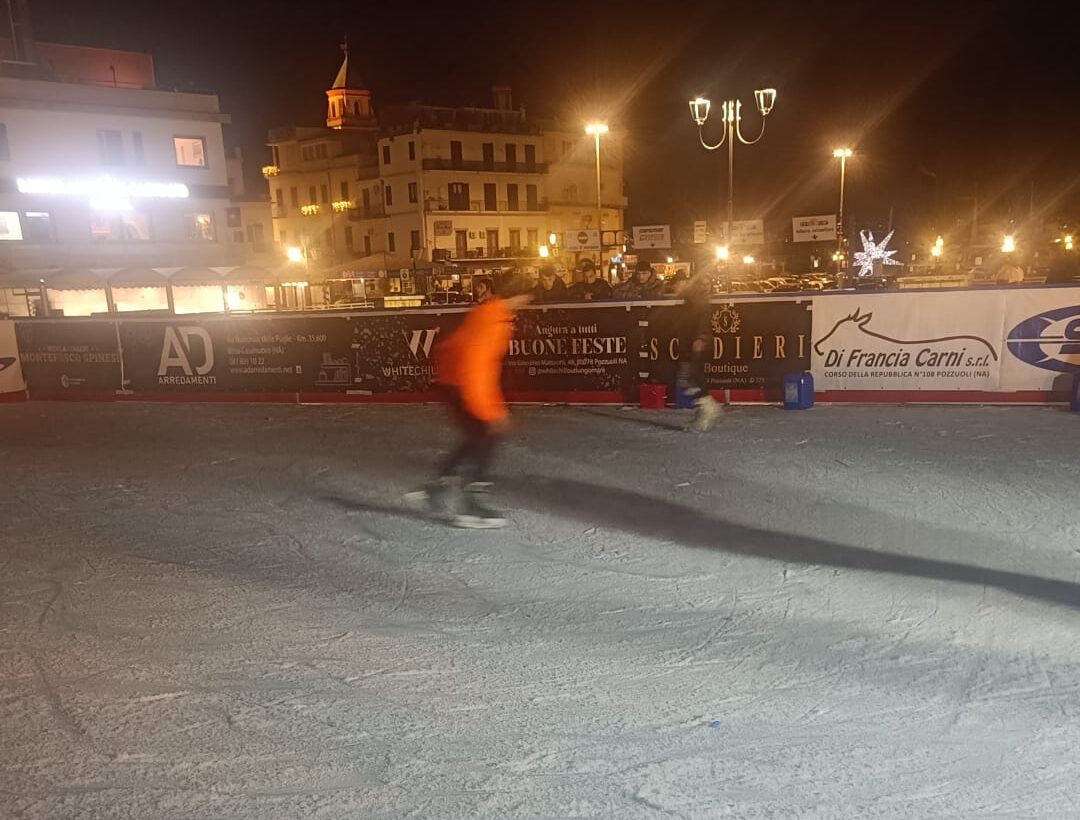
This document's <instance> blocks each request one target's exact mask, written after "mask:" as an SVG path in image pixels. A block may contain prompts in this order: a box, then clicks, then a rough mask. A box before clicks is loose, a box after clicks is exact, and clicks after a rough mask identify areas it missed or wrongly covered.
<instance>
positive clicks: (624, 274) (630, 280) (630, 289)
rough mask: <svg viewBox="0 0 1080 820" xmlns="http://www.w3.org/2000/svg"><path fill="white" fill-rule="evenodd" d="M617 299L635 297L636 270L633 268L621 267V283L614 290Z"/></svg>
mask: <svg viewBox="0 0 1080 820" xmlns="http://www.w3.org/2000/svg"><path fill="white" fill-rule="evenodd" d="M613 293H614V295H615V298H616V299H633V298H634V271H633V269H632V268H621V269H620V271H619V284H617V285H616V286H615V289H614V291H613Z"/></svg>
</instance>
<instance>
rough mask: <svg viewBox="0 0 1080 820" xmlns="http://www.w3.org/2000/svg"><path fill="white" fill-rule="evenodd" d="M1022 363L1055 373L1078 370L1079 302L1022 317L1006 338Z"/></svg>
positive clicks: (1010, 350)
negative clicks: (1028, 317) (1027, 317)
mask: <svg viewBox="0 0 1080 820" xmlns="http://www.w3.org/2000/svg"><path fill="white" fill-rule="evenodd" d="M1006 341H1007V343H1008V347H1009V352H1010V353H1012V354H1013V355H1014V356H1015V357H1016V358H1018V359H1019V360H1020V361H1022V362H1027V363H1028V364H1030V365H1034V366H1035V367H1041V368H1042V369H1043V370H1054V371H1056V372H1058V373H1075V372H1077V371H1080V305H1072V306H1071V307H1063V308H1054V309H1053V310H1048V311H1046V312H1045V313H1040V314H1038V315H1037V316H1032V317H1031V318H1030V319H1025V320H1024V321H1022V322H1021V323H1020V324H1018V325H1017V326H1016V327H1014V328H1013V329H1012V330H1011V331H1009V335H1008V338H1007V339H1006Z"/></svg>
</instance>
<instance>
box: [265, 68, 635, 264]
mask: <svg viewBox="0 0 1080 820" xmlns="http://www.w3.org/2000/svg"><path fill="white" fill-rule="evenodd" d="M327 96H328V101H327V105H328V108H327V119H326V128H299V127H294V128H284V129H274V130H273V131H271V132H270V139H269V144H270V148H271V151H272V155H273V161H272V164H271V165H270V166H268V167H267V168H266V169H264V175H265V176H266V178H267V181H268V184H269V189H270V198H271V202H272V203H273V209H274V237H275V240H276V241H277V242H279V243H280V244H281V245H282V246H284V247H292V248H293V257H294V258H300V259H302V260H303V263H304V265H305V266H306V267H307V269H308V270H309V271H310V270H311V269H312V268H314V269H317V270H332V271H336V272H337V273H338V274H340V275H343V276H348V275H350V274H365V273H375V272H383V273H385V272H387V271H398V270H400V269H415V268H418V267H421V268H422V267H430V266H431V265H432V263H433V262H440V261H449V262H457V263H465V264H470V265H484V264H485V263H487V264H490V265H492V266H495V265H499V266H506V265H511V264H516V265H518V266H527V265H530V264H531V265H535V264H537V263H538V262H539V261H540V252H541V246H547V245H549V244H550V240H549V237H550V236H551V234H555V238H556V242H555V246H554V247H553V248H550V249H549V251H550V252H552V253H553V254H554V256H555V257H556V259H560V258H561V260H562V261H563V262H564V264H567V265H572V264H573V262H574V261H576V258H577V256H579V255H580V254H579V253H561V249H562V248H564V247H565V244H566V243H565V242H564V240H563V237H565V236H567V235H568V234H569V233H571V232H572V234H573V235H574V236H575V237H576V235H577V234H578V233H579V232H581V231H583V230H585V231H588V230H595V229H596V228H597V221H598V219H602V228H603V232H604V233H603V237H604V244H605V246H606V247H607V249H608V250H611V249H615V248H620V247H621V245H622V243H623V235H622V231H623V213H624V209H625V207H626V198H625V195H624V192H623V173H622V151H621V145H620V140H619V138H618V135H617V134H615V133H611V134H608V135H606V136H605V137H604V139H603V142H602V150H601V152H600V159H601V191H600V192H601V204H602V217H601V216H599V215H598V209H597V196H596V155H595V146H594V142H593V138H592V137H587V136H586V135H585V133H584V131H583V130H580V131H579V130H574V129H568V128H566V127H563V126H561V125H560V124H559V123H558V122H557V121H555V120H543V119H536V118H530V117H527V116H526V114H525V112H524V110H522V109H515V108H514V107H513V104H512V99H511V92H510V89H509V88H506V87H497V88H495V89H494V103H493V106H492V107H491V108H444V107H438V106H428V105H418V104H409V105H402V106H397V107H394V108H388V109H387V110H386V111H385V112H380V113H378V115H376V112H375V110H374V108H373V107H372V105H371V100H370V95H369V93H368V92H367V91H365V90H363V83H362V82H361V81H360V80H359V79H358V78H356V77H355V76H353V75H352V74H351V73H350V68H349V58H348V55H347V54H346V57H345V61H344V63H343V65H342V68H341V70H340V71H339V72H338V75H337V78H336V79H335V82H334V85H333V86H332V87H331V89H330V90H329V91H328V92H327ZM592 255H594V256H595V255H596V251H593V252H592Z"/></svg>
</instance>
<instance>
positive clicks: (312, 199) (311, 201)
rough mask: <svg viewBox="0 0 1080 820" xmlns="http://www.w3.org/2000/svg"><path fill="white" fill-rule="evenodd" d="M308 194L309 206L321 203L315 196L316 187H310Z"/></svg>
mask: <svg viewBox="0 0 1080 820" xmlns="http://www.w3.org/2000/svg"><path fill="white" fill-rule="evenodd" d="M307 192H308V204H309V205H315V204H316V203H317V202H318V201H319V200H318V199H317V198H316V196H315V194H316V190H315V186H314V185H310V186H308V189H307Z"/></svg>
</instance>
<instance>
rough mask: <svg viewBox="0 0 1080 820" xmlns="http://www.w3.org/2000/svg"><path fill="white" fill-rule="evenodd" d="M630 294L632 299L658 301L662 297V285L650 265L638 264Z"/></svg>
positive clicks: (646, 263) (645, 263)
mask: <svg viewBox="0 0 1080 820" xmlns="http://www.w3.org/2000/svg"><path fill="white" fill-rule="evenodd" d="M630 292H631V294H632V296H633V298H634V299H659V298H660V297H661V296H663V295H664V283H663V282H662V281H661V280H660V278H659V277H657V275H656V271H655V270H653V266H652V265H650V264H649V263H648V262H638V263H637V267H636V268H635V269H634V284H633V286H632V288H631V291H630Z"/></svg>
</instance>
